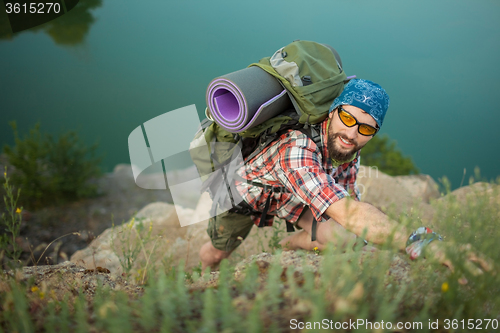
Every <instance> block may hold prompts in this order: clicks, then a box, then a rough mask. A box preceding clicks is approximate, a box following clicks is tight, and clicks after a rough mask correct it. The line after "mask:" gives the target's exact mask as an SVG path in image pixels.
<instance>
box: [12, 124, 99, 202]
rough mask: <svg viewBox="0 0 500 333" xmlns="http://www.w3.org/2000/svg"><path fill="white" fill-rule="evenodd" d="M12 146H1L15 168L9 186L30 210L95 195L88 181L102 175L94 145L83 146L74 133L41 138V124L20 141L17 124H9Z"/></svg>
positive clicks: (95, 188) (93, 188) (94, 187)
mask: <svg viewBox="0 0 500 333" xmlns="http://www.w3.org/2000/svg"><path fill="white" fill-rule="evenodd" d="M10 125H11V127H12V130H13V132H14V139H15V146H14V147H10V146H8V145H5V146H4V152H5V154H6V155H7V157H8V159H9V163H10V164H11V165H12V166H14V167H15V170H16V171H15V173H13V174H12V183H13V184H14V185H15V186H16V187H19V188H22V189H23V204H24V206H25V207H28V208H30V209H37V208H41V207H43V206H46V205H53V204H61V203H65V202H68V201H73V200H77V199H81V198H85V197H90V196H94V195H96V193H97V186H96V185H94V184H90V183H89V180H90V179H92V178H95V177H98V176H100V175H101V171H100V169H99V163H100V162H101V160H102V157H96V156H95V151H96V149H97V144H94V145H92V146H91V147H86V146H85V145H84V144H83V143H82V142H81V141H80V139H79V137H78V135H77V133H76V132H74V131H69V132H67V133H64V134H62V135H60V136H59V138H58V139H57V140H56V139H54V137H53V136H51V135H48V134H46V135H42V133H41V132H40V124H39V123H38V124H36V125H35V127H34V128H33V129H31V130H30V132H29V135H27V136H25V137H24V138H23V139H21V138H20V137H19V134H18V131H17V124H16V122H15V121H14V122H11V123H10Z"/></svg>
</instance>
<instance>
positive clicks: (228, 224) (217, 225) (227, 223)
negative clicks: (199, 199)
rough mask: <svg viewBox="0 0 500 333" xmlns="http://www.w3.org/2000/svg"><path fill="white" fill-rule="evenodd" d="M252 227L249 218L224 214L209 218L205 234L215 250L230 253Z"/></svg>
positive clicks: (235, 214) (228, 213) (234, 214)
mask: <svg viewBox="0 0 500 333" xmlns="http://www.w3.org/2000/svg"><path fill="white" fill-rule="evenodd" d="M253 225H254V223H253V221H252V219H251V217H250V216H245V215H241V214H237V213H230V212H224V213H221V214H219V215H217V216H216V217H212V218H210V220H209V221H208V229H207V233H208V236H210V239H211V240H212V245H213V246H214V247H215V248H216V249H218V250H221V251H226V252H231V251H233V250H234V249H236V248H237V247H238V246H239V245H240V244H241V242H242V241H243V240H244V239H245V238H246V237H247V236H248V234H249V233H250V230H251V229H252V226H253Z"/></svg>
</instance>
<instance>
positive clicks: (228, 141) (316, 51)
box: [190, 41, 350, 230]
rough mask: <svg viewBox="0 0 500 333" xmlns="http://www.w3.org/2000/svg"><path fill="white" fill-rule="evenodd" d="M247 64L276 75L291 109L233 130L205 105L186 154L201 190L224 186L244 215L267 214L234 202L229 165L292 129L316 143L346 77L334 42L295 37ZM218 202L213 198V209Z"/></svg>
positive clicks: (215, 195) (211, 189)
mask: <svg viewBox="0 0 500 333" xmlns="http://www.w3.org/2000/svg"><path fill="white" fill-rule="evenodd" d="M251 66H258V67H260V68H261V69H263V70H264V71H266V72H267V73H269V74H271V75H272V76H274V77H275V78H276V79H277V80H278V81H279V82H280V84H281V85H282V86H283V87H284V88H285V89H286V91H287V94H288V96H289V98H290V100H291V102H292V104H293V107H294V109H291V110H287V111H284V112H283V113H281V114H279V115H277V116H275V117H273V118H271V119H268V120H267V121H265V122H263V123H262V124H260V125H257V126H255V127H251V128H249V129H247V130H245V131H243V132H239V133H231V132H228V131H226V130H225V129H223V128H222V127H221V126H219V125H218V124H217V123H216V122H214V121H213V120H211V119H209V118H210V116H209V114H210V110H208V108H207V110H206V114H207V119H205V120H204V121H203V122H202V124H201V127H200V129H199V130H198V132H197V133H196V136H195V138H194V140H193V141H192V143H191V147H190V154H191V157H192V159H193V162H194V163H195V165H196V166H197V168H198V172H199V174H200V176H201V179H202V181H203V187H202V191H203V190H208V191H209V193H210V195H211V197H212V199H214V198H217V191H220V190H221V187H222V186H225V187H226V188H227V191H228V193H229V196H230V199H231V202H232V206H233V208H234V209H233V211H237V212H240V213H243V214H246V215H256V214H261V215H262V217H264V218H265V217H266V216H267V209H264V212H262V213H259V212H253V211H250V210H249V209H246V207H241V205H239V204H238V203H234V202H233V197H232V196H231V190H230V186H231V179H229V178H231V177H230V176H229V177H228V175H227V171H228V167H227V166H228V164H229V163H230V162H231V161H233V160H234V158H235V156H236V155H237V154H236V152H237V151H238V152H239V151H240V150H241V155H242V157H243V158H244V159H245V160H250V159H252V158H253V157H255V156H256V155H257V154H258V153H259V152H261V151H262V150H263V149H264V148H265V147H267V146H268V145H269V144H270V143H271V142H273V141H274V140H275V139H276V138H277V137H279V136H280V135H281V134H282V133H284V132H286V131H289V130H291V129H296V130H300V131H302V132H303V133H304V134H306V135H307V136H308V137H310V138H311V139H312V140H314V142H316V143H318V142H320V140H321V138H320V130H319V123H321V122H322V121H323V120H324V119H325V118H326V117H327V116H328V111H329V108H330V105H331V104H332V102H333V100H334V99H335V98H336V97H338V96H339V95H340V94H341V93H342V90H343V89H344V83H346V82H347V81H348V80H349V79H350V78H347V77H346V75H345V73H344V71H343V69H342V61H341V59H340V56H339V55H338V53H337V52H336V51H335V50H334V49H333V48H332V47H330V46H328V45H324V44H319V43H316V42H311V41H294V42H292V43H291V44H288V45H287V46H285V47H283V48H281V49H279V50H278V51H276V52H275V54H274V55H273V56H271V57H266V58H262V59H261V60H260V61H259V62H258V63H253V64H251V65H249V66H248V67H251ZM215 143H216V144H215ZM236 147H238V148H236ZM207 148H208V149H207ZM217 170H220V172H221V173H222V176H223V177H222V178H221V177H220V174H219V175H215V171H217ZM215 179H217V181H214V180H215ZM220 179H223V180H224V181H223V182H221V181H220ZM221 183H225V184H221ZM255 185H258V184H255ZM281 190H282V189H281ZM243 204H244V202H243ZM217 205H218V203H217V202H216V200H215V199H214V206H213V207H212V213H213V214H214V213H215V210H216V207H217ZM266 208H268V205H266ZM213 216H215V215H213ZM264 218H261V223H260V225H259V226H263V222H264V220H265V219H264ZM287 227H289V226H288V225H287ZM292 230H293V228H292Z"/></svg>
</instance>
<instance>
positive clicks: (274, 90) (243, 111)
mask: <svg viewBox="0 0 500 333" xmlns="http://www.w3.org/2000/svg"><path fill="white" fill-rule="evenodd" d="M206 98H207V105H208V108H209V111H210V114H211V115H212V117H213V118H214V120H215V122H217V123H218V124H219V125H220V126H221V127H223V128H224V129H226V130H227V131H229V132H231V133H236V132H241V131H244V130H247V129H249V128H251V127H254V126H257V125H259V124H261V123H263V122H265V121H266V120H268V119H270V118H272V117H274V116H276V115H277V114H280V113H282V112H283V111H285V110H286V109H288V108H289V107H290V106H291V102H290V99H289V98H288V95H287V94H286V90H284V88H283V87H282V86H281V85H280V83H279V82H278V81H277V80H276V79H275V78H274V77H273V76H272V75H270V74H268V73H266V72H265V71H264V70H262V69H261V68H259V67H256V66H252V67H249V68H245V69H242V70H239V71H236V72H233V73H229V74H227V75H223V76H221V77H218V78H216V79H214V80H212V82H210V84H209V85H208V88H207V94H206Z"/></svg>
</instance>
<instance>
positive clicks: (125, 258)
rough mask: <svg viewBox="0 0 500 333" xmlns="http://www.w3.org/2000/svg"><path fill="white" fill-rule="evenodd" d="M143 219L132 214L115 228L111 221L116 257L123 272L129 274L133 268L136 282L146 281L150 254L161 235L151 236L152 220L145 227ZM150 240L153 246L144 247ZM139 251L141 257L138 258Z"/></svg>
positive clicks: (112, 243) (112, 244) (112, 241)
mask: <svg viewBox="0 0 500 333" xmlns="http://www.w3.org/2000/svg"><path fill="white" fill-rule="evenodd" d="M144 221H145V218H136V217H135V216H134V217H132V219H131V220H130V222H128V223H125V222H123V223H122V225H121V226H120V227H119V228H116V227H115V225H114V222H112V234H111V246H112V247H113V250H114V252H115V254H116V256H117V257H118V260H119V262H120V265H121V267H122V269H123V272H124V273H125V275H127V276H129V275H130V273H131V271H132V269H135V270H136V276H135V278H136V282H138V283H141V284H144V283H145V281H146V277H147V272H148V269H149V268H150V267H149V264H150V262H151V256H152V255H153V253H154V250H155V248H156V244H157V242H158V240H159V239H160V238H161V236H156V237H153V236H152V231H153V222H152V221H151V222H149V225H148V226H147V227H146V226H145V224H144ZM146 228H147V229H146ZM116 236H118V238H117V237H116ZM153 241H154V242H153ZM151 242H153V246H152V248H151V249H149V250H147V249H146V247H147V245H148V244H149V243H151ZM141 253H142V255H143V259H142V260H139V255H140V254H141Z"/></svg>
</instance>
